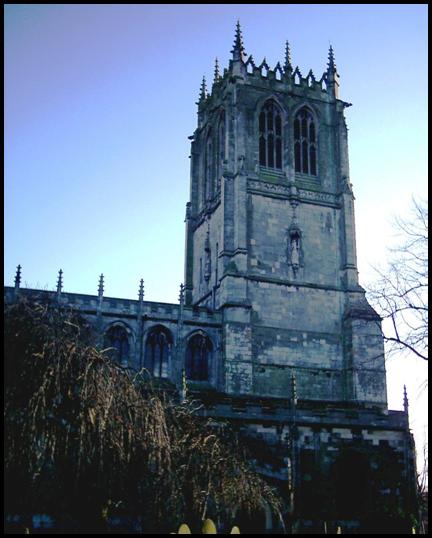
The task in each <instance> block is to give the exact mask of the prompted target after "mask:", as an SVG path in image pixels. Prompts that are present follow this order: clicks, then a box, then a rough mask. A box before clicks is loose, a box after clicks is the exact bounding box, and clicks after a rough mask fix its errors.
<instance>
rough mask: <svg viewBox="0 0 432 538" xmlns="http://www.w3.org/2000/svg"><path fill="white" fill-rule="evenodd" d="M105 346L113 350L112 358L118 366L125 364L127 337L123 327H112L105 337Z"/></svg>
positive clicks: (127, 357)
mask: <svg viewBox="0 0 432 538" xmlns="http://www.w3.org/2000/svg"><path fill="white" fill-rule="evenodd" d="M105 340H106V345H107V346H108V347H111V348H113V350H112V352H111V356H112V358H113V359H114V360H115V361H117V362H119V363H120V364H127V362H128V359H129V337H128V334H127V331H126V329H125V328H124V327H121V326H120V325H114V326H112V327H111V328H110V329H108V331H107V333H106V335H105Z"/></svg>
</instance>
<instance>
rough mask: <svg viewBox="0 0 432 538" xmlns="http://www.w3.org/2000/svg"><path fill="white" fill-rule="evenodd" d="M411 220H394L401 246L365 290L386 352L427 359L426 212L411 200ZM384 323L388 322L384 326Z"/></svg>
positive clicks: (418, 203) (424, 206)
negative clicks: (379, 320)
mask: <svg viewBox="0 0 432 538" xmlns="http://www.w3.org/2000/svg"><path fill="white" fill-rule="evenodd" d="M411 213H412V215H411V218H410V219H401V218H397V219H396V222H395V228H396V231H397V237H398V239H399V240H400V246H397V247H395V248H391V249H389V255H390V256H389V261H388V264H387V267H386V268H385V269H375V270H376V272H377V273H378V278H377V281H376V282H375V284H373V285H372V286H371V287H370V289H369V290H368V293H369V298H370V299H371V302H372V304H373V306H374V307H375V308H376V310H377V311H378V313H379V314H380V315H381V317H382V318H383V321H384V323H383V331H384V334H383V336H384V340H385V342H387V343H388V344H389V347H388V351H389V352H390V353H392V352H394V351H401V350H404V351H407V352H409V353H410V354H414V355H415V356H417V357H420V358H421V359H423V360H428V299H427V287H428V252H427V247H428V231H427V228H428V209H427V204H426V202H424V201H421V202H418V201H416V200H415V199H414V198H413V207H412V210H411ZM386 320H388V321H389V323H386Z"/></svg>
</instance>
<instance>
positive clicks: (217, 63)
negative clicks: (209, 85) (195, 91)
mask: <svg viewBox="0 0 432 538" xmlns="http://www.w3.org/2000/svg"><path fill="white" fill-rule="evenodd" d="M219 79H220V74H219V62H218V59H217V58H215V68H214V79H213V84H216V82H218V81H219Z"/></svg>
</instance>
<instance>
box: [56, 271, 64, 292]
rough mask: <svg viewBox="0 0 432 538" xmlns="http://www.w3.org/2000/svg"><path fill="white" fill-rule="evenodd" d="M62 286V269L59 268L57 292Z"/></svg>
mask: <svg viewBox="0 0 432 538" xmlns="http://www.w3.org/2000/svg"><path fill="white" fill-rule="evenodd" d="M62 288H63V271H62V270H61V269H60V270H59V272H58V278H57V293H61V291H62Z"/></svg>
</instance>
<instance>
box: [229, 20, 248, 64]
mask: <svg viewBox="0 0 432 538" xmlns="http://www.w3.org/2000/svg"><path fill="white" fill-rule="evenodd" d="M231 52H232V55H233V60H241V61H243V60H244V58H245V56H246V51H245V49H244V45H243V37H242V32H241V28H240V21H237V25H236V33H235V38H234V46H233V49H232V51H231Z"/></svg>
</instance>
